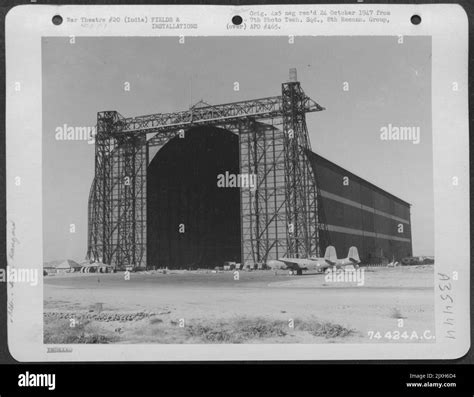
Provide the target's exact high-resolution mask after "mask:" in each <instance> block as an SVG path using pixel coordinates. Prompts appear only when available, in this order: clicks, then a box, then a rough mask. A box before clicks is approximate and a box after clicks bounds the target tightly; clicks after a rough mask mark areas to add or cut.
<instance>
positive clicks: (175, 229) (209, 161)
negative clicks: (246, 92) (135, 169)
mask: <svg viewBox="0 0 474 397" xmlns="http://www.w3.org/2000/svg"><path fill="white" fill-rule="evenodd" d="M226 172H229V173H230V174H238V173H239V139H238V136H236V135H235V134H233V133H231V132H229V131H227V130H224V129H220V128H216V127H208V126H206V127H195V128H191V129H189V130H187V131H185V137H184V138H180V137H178V136H177V137H175V138H173V139H171V140H170V141H169V142H168V143H166V144H165V145H164V146H163V147H162V148H161V149H160V150H159V151H158V153H157V154H156V155H155V157H154V158H153V160H152V161H151V163H150V164H149V165H148V170H147V267H148V268H153V267H156V268H160V267H166V266H167V267H168V268H170V269H171V268H174V269H179V268H181V269H188V268H194V269H195V268H213V267H215V266H222V264H223V262H224V261H236V262H240V256H241V252H240V250H241V236H240V191H239V188H236V187H227V188H223V187H218V184H217V178H218V175H219V174H225V173H226Z"/></svg>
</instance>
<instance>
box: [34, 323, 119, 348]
mask: <svg viewBox="0 0 474 397" xmlns="http://www.w3.org/2000/svg"><path fill="white" fill-rule="evenodd" d="M70 324H71V323H70V321H69V320H66V319H48V320H47V321H46V318H45V322H44V335H43V340H44V343H54V344H77V343H98V344H107V343H113V342H115V341H116V336H115V335H113V334H111V333H108V332H104V331H101V330H100V329H99V328H97V327H95V326H93V325H91V324H90V322H89V321H87V320H84V321H82V322H81V323H79V324H77V323H76V324H75V326H74V327H71V326H70Z"/></svg>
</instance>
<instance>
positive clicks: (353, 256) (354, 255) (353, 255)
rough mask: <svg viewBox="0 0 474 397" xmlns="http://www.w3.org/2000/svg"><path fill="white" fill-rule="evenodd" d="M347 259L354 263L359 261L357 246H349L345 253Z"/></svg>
mask: <svg viewBox="0 0 474 397" xmlns="http://www.w3.org/2000/svg"><path fill="white" fill-rule="evenodd" d="M347 259H349V260H350V261H351V262H354V263H360V258H359V251H358V250H357V247H351V248H349V253H348V254H347Z"/></svg>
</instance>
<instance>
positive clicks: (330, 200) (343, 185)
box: [308, 152, 412, 263]
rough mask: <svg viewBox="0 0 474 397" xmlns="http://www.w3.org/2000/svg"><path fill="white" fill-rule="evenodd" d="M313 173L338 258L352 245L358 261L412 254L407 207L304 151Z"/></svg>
mask: <svg viewBox="0 0 474 397" xmlns="http://www.w3.org/2000/svg"><path fill="white" fill-rule="evenodd" d="M308 158H309V160H310V162H311V165H312V167H313V171H314V172H316V173H317V179H318V182H319V189H320V193H321V202H320V204H321V207H322V210H323V211H324V213H325V216H326V223H327V225H328V233H329V239H330V243H331V244H332V245H334V246H335V247H336V251H337V254H338V257H339V258H342V257H345V256H347V252H348V250H349V248H350V247H351V246H352V245H354V246H356V247H357V249H358V250H359V255H360V257H361V260H362V262H365V263H376V262H380V261H381V260H383V259H388V260H389V261H391V260H392V259H393V258H394V259H396V260H400V259H401V258H403V257H405V256H411V255H412V240H411V224H410V204H409V203H407V202H405V201H403V200H401V199H399V198H398V197H396V196H394V195H392V194H390V193H388V192H386V191H384V190H382V189H380V188H378V187H377V186H375V185H373V184H371V183H370V182H368V181H366V180H364V179H362V178H360V177H358V176H357V175H354V174H353V173H351V172H349V171H347V170H345V169H344V168H342V167H340V166H338V165H336V164H334V163H332V162H330V161H329V160H326V159H325V158H323V157H321V156H319V155H318V154H316V153H313V152H308Z"/></svg>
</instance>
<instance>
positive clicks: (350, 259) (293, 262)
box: [267, 245, 360, 276]
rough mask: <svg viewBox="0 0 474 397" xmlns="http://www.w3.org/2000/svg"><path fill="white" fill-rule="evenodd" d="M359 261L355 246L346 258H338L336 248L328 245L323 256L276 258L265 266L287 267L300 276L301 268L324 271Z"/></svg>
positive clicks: (291, 272)
mask: <svg viewBox="0 0 474 397" xmlns="http://www.w3.org/2000/svg"><path fill="white" fill-rule="evenodd" d="M359 263H360V258H359V251H358V250H357V248H356V247H351V248H349V253H348V254H347V257H346V258H342V259H338V258H337V254H336V248H334V247H333V246H332V245H330V246H328V247H327V248H326V252H325V253H324V258H311V259H303V258H278V260H270V261H268V263H267V266H268V267H270V268H271V269H273V270H282V269H284V270H286V269H288V270H289V271H290V274H295V273H296V274H297V275H298V276H300V275H302V274H303V270H317V271H324V270H326V269H329V268H336V269H340V268H343V267H346V266H356V267H358V265H359Z"/></svg>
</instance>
